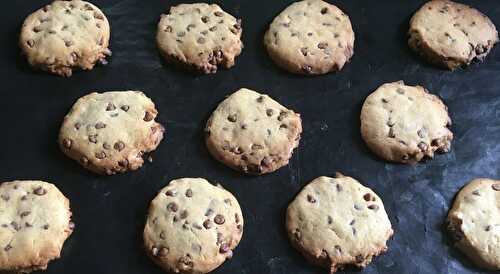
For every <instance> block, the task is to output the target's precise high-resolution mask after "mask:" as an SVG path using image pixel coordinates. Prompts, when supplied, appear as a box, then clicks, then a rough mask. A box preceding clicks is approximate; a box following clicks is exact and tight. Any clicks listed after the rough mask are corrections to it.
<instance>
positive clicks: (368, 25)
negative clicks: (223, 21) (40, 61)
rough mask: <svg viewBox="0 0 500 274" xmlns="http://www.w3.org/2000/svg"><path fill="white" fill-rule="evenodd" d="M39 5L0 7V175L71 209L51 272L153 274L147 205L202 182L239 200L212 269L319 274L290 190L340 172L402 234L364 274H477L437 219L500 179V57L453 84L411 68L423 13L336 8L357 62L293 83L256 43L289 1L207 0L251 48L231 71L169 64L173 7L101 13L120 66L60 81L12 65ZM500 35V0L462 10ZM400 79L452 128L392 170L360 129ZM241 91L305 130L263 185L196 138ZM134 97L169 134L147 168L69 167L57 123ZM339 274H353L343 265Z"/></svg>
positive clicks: (135, 4)
mask: <svg viewBox="0 0 500 274" xmlns="http://www.w3.org/2000/svg"><path fill="white" fill-rule="evenodd" d="M47 2H48V1H38V0H37V1H34V0H32V1H6V2H4V3H3V4H2V9H1V11H0V13H1V17H0V18H1V19H0V20H1V21H0V22H1V23H2V24H1V28H0V31H1V35H0V41H1V43H0V47H1V50H0V56H1V59H0V75H1V79H2V80H1V84H2V87H1V89H0V90H1V93H0V96H1V97H0V126H1V134H0V144H1V152H0V163H1V168H0V178H1V181H7V180H13V179H30V178H36V179H43V180H47V181H49V182H53V183H55V184H56V185H57V186H58V187H59V188H60V189H61V190H62V191H63V192H64V194H65V195H66V196H67V197H68V198H69V199H70V200H71V207H72V209H73V214H74V221H75V223H76V230H75V232H74V234H73V235H72V236H71V237H70V238H69V240H68V241H67V242H66V244H65V246H64V249H63V254H62V258H61V259H59V260H57V261H54V262H53V263H51V264H50V265H49V268H48V270H47V272H46V273H58V274H60V273H73V274H80V273H81V274H88V273H95V274H100V273H105V274H109V273H119V274H129V273H130V274H132V273H162V271H161V270H160V269H159V268H157V267H156V266H155V265H153V263H151V262H150V260H149V259H148V258H147V257H146V256H145V255H144V252H143V250H142V245H141V243H142V229H143V225H144V221H145V215H146V212H147V207H148V204H149V202H150V200H151V199H152V198H153V197H154V195H155V194H156V192H157V191H158V190H159V189H160V188H162V187H163V186H164V185H165V184H167V183H168V182H169V181H170V180H172V179H174V178H179V177H193V176H194V177H198V176H199V177H204V178H207V179H208V180H210V181H212V182H220V183H221V184H223V185H224V186H225V187H226V188H227V189H229V190H230V191H231V192H232V193H233V194H234V195H235V196H236V197H237V198H238V199H239V201H240V204H241V205H242V209H243V213H244V217H245V232H244V235H243V239H242V241H241V243H240V245H239V246H238V248H237V249H236V250H235V256H234V257H233V259H232V260H230V261H228V262H226V263H224V264H223V265H222V266H221V267H220V268H219V269H218V270H216V271H215V272H214V273H218V274H222V273H231V274H234V273H241V274H265V273H296V274H306V273H326V272H327V271H326V270H322V269H320V268H317V267H314V266H312V265H309V264H308V263H307V262H306V261H305V260H304V259H303V258H302V257H301V256H300V255H299V254H298V253H297V252H296V251H295V250H294V249H293V248H292V247H291V246H290V244H289V242H288V239H287V237H286V233H285V229H284V220H285V210H286V207H287V205H288V203H289V202H290V201H291V200H292V199H293V197H294V196H295V195H296V193H297V192H298V191H299V190H300V189H301V188H302V187H303V186H304V184H306V183H307V182H309V181H311V180H312V179H314V178H316V177H318V176H320V175H333V174H334V172H335V171H341V172H343V173H345V174H347V175H350V176H353V177H355V178H357V179H359V180H360V181H361V182H362V183H364V184H365V185H367V186H369V187H371V188H373V189H374V190H375V191H376V192H377V193H378V194H379V195H380V196H381V197H382V198H383V200H384V203H385V206H386V208H387V212H388V214H389V217H390V219H391V222H392V224H393V227H394V230H395V234H394V237H393V238H392V240H390V241H389V251H388V252H387V253H386V254H384V255H382V256H380V257H378V258H376V259H375V260H374V262H373V263H372V264H370V265H369V266H368V267H367V268H366V269H365V270H364V271H363V273H398V274H400V273H480V272H481V270H480V269H478V268H476V267H474V266H472V265H471V264H470V262H469V261H468V260H466V259H465V258H464V257H463V256H461V255H460V253H459V252H457V251H456V250H455V249H454V248H452V247H451V246H450V244H449V241H448V237H447V236H446V233H445V232H444V230H443V220H444V218H445V216H446V213H447V211H448V208H449V207H450V204H451V203H452V200H453V197H454V195H455V193H456V192H457V191H458V190H459V189H460V187H462V186H463V185H464V184H465V183H466V182H468V181H469V180H471V179H472V178H475V177H493V178H499V177H500V144H499V138H500V122H499V121H500V96H499V93H500V90H499V84H500V73H499V71H500V49H499V46H497V48H494V49H493V51H492V52H491V54H490V55H489V56H488V57H487V59H486V61H485V62H484V63H482V64H475V65H472V66H471V67H469V68H467V69H464V70H458V71H455V72H449V71H445V70H441V69H437V68H435V67H433V66H431V65H428V64H427V63H425V62H423V61H421V60H420V59H419V58H418V57H416V56H415V55H414V54H413V53H412V52H411V51H410V50H409V49H408V47H407V45H406V30H407V28H408V20H409V18H410V16H411V15H412V14H413V12H414V11H415V10H416V9H417V8H418V7H419V6H420V5H421V4H422V3H423V1H400V0H384V1H349V0H344V1H332V2H333V3H334V4H336V5H338V7H340V8H341V9H343V10H344V11H345V12H346V13H347V14H348V15H349V16H350V18H351V21H352V23H353V27H354V30H355V33H356V42H355V50H354V51H355V53H354V57H353V59H352V61H351V63H350V64H348V65H346V66H345V68H344V69H343V70H342V71H341V72H340V73H336V74H328V75H325V76H319V77H301V76H295V75H291V74H289V73H286V72H284V71H282V70H280V69H278V68H276V67H275V65H274V64H273V63H272V62H271V61H270V59H269V58H268V57H267V55H266V53H265V50H264V48H263V45H262V37H263V34H264V31H265V30H266V28H267V26H268V24H269V23H270V22H271V20H272V19H273V18H274V16H276V15H277V14H278V13H279V12H280V11H281V10H282V9H283V8H285V7H286V6H287V5H288V4H289V3H291V1H276V0H274V1H273V0H267V1H264V0H261V1H257V0H246V1H229V0H228V1H216V2H217V3H219V4H220V5H221V6H222V7H223V8H224V9H225V10H226V11H228V12H230V13H232V14H233V15H235V16H236V17H239V18H242V19H243V29H244V31H243V40H244V43H245V49H244V50H243V53H242V55H241V56H240V57H239V58H238V59H237V63H236V66H235V67H234V68H232V69H230V70H221V71H220V72H218V73H217V74H215V75H208V76H202V75H194V74H191V73H186V72H184V71H179V70H177V69H173V68H170V67H169V66H166V65H165V64H164V63H163V62H162V61H161V60H160V57H159V55H158V52H157V49H156V45H155V32H156V24H157V22H158V20H159V16H160V14H161V13H162V12H165V11H167V10H168V8H169V6H171V5H175V4H178V3H180V2H181V1H154V0H149V1H141V0H123V1H119V0H106V1H104V0H101V1H94V2H95V3H96V4H97V5H98V6H99V7H100V8H102V10H103V11H104V12H105V14H106V15H107V17H108V19H109V20H110V23H111V27H112V35H111V49H112V51H113V57H112V58H111V60H110V63H109V65H107V66H106V67H97V68H95V69H94V70H93V71H90V72H78V73H75V74H74V75H73V76H72V77H71V78H69V79H64V78H60V77H56V76H52V75H49V74H46V73H40V72H34V71H33V70H31V69H30V68H29V67H28V65H27V64H26V62H25V61H24V60H23V58H21V57H20V56H19V49H18V47H17V39H18V32H19V29H20V27H21V24H22V21H23V20H24V18H25V17H26V16H27V15H28V14H29V13H31V12H32V11H34V10H36V9H38V8H40V7H42V6H43V5H44V4H46V3H47ZM464 2H465V3H468V4H471V5H473V6H475V7H476V8H478V9H479V10H481V11H483V12H484V13H486V14H487V15H488V16H489V17H490V18H491V19H492V20H493V22H494V23H495V24H496V25H497V26H500V3H499V2H498V0H481V1H479V0H476V1H464ZM396 80H404V81H405V82H406V83H408V84H412V85H414V84H421V85H423V86H425V87H426V88H428V89H429V90H430V91H431V92H432V93H435V94H438V95H439V96H441V97H442V98H443V99H444V101H445V102H446V104H447V105H448V107H449V111H450V114H451V117H452V119H453V127H452V130H453V133H454V134H455V139H454V141H453V145H452V151H451V152H450V153H448V154H444V155H439V156H437V157H436V158H435V159H434V160H431V161H427V162H425V163H422V164H417V165H414V166H406V165H398V164H389V163H385V162H383V161H381V160H379V159H377V158H376V157H375V156H373V154H372V153H370V152H369V151H368V149H367V148H366V146H365V145H364V143H363V141H362V140H361V137H360V133H359V113H360V109H361V104H362V103H363V100H364V99H365V97H366V96H367V95H368V94H369V93H370V92H372V91H373V90H374V89H375V88H377V87H378V86H379V85H380V84H382V83H384V82H388V81H396ZM240 87H248V88H251V89H254V90H257V91H261V92H266V93H268V94H270V95H271V96H272V97H273V98H275V99H276V100H278V101H279V102H281V103H282V104H284V105H285V106H288V107H290V108H292V109H294V110H296V111H298V112H300V113H301V114H302V118H303V126H304V133H303V135H302V140H301V143H300V146H299V148H298V149H297V150H296V151H295V154H294V156H293V158H292V159H291V161H290V164H289V165H288V166H286V167H284V168H282V169H280V170H278V171H277V172H275V173H272V174H270V175H265V176H260V177H248V176H242V175H240V174H238V173H236V172H234V171H232V170H230V169H229V168H226V167H225V166H223V165H221V164H219V163H218V162H216V161H215V160H214V159H212V158H211V157H210V155H209V154H208V152H207V150H206V148H205V145H204V141H203V127H204V125H205V122H206V119H207V118H208V116H209V115H210V113H211V111H212V110H213V109H214V108H215V107H216V106H217V104H218V103H219V102H220V101H221V100H222V99H223V98H224V96H226V95H228V94H230V93H232V92H234V91H236V90H237V89H238V88H240ZM126 89H138V90H143V91H144V92H145V93H146V94H147V95H148V96H150V97H151V98H152V99H153V100H154V101H155V103H156V105H157V108H158V109H159V112H160V114H159V121H160V122H161V123H163V124H165V125H166V138H165V139H164V141H163V142H162V143H161V145H160V146H159V148H158V150H157V151H156V152H155V153H154V155H153V158H154V162H153V163H148V164H145V166H144V167H143V168H141V169H140V170H139V171H136V172H131V173H128V174H123V175H115V176H112V177H100V176H95V175H93V174H91V173H89V172H87V171H85V170H84V169H83V168H81V167H80V166H79V165H78V164H77V163H75V162H73V161H72V160H69V159H68V158H66V157H65V156H64V155H63V154H62V153H61V152H60V151H59V149H58V146H57V144H56V138H57V134H58V130H59V126H60V124H61V122H62V119H63V117H64V115H65V113H66V112H67V111H68V110H69V108H70V107H71V105H72V104H73V103H74V101H75V100H76V99H77V98H78V97H80V96H82V95H85V94H87V93H89V92H91V91H107V90H126ZM345 272H346V273H351V272H354V273H355V272H356V270H355V269H348V270H347V271H345Z"/></svg>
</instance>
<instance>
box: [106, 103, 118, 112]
mask: <svg viewBox="0 0 500 274" xmlns="http://www.w3.org/2000/svg"><path fill="white" fill-rule="evenodd" d="M115 109H116V107H115V105H114V104H113V103H108V105H107V106H106V111H112V110H115Z"/></svg>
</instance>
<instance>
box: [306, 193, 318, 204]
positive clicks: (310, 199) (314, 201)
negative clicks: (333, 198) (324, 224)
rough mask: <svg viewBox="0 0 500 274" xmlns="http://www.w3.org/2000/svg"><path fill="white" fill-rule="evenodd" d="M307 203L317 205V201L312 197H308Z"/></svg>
mask: <svg viewBox="0 0 500 274" xmlns="http://www.w3.org/2000/svg"><path fill="white" fill-rule="evenodd" d="M307 201H308V202H309V203H313V204H314V203H316V199H315V198H314V197H313V196H311V195H307Z"/></svg>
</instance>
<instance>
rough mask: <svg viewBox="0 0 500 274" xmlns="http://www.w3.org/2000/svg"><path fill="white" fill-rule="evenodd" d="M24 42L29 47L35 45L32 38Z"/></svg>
mask: <svg viewBox="0 0 500 274" xmlns="http://www.w3.org/2000/svg"><path fill="white" fill-rule="evenodd" d="M26 43H27V44H28V46H29V47H30V48H32V47H33V46H34V45H35V40H33V39H29V40H28V41H26Z"/></svg>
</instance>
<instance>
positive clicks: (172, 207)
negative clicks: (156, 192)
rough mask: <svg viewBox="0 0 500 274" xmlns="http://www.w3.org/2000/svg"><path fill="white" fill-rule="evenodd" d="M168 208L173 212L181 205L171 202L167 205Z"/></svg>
mask: <svg viewBox="0 0 500 274" xmlns="http://www.w3.org/2000/svg"><path fill="white" fill-rule="evenodd" d="M167 209H168V210H170V211H172V212H177V209H179V207H178V206H177V204H176V203H174V202H171V203H169V204H168V205H167Z"/></svg>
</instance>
